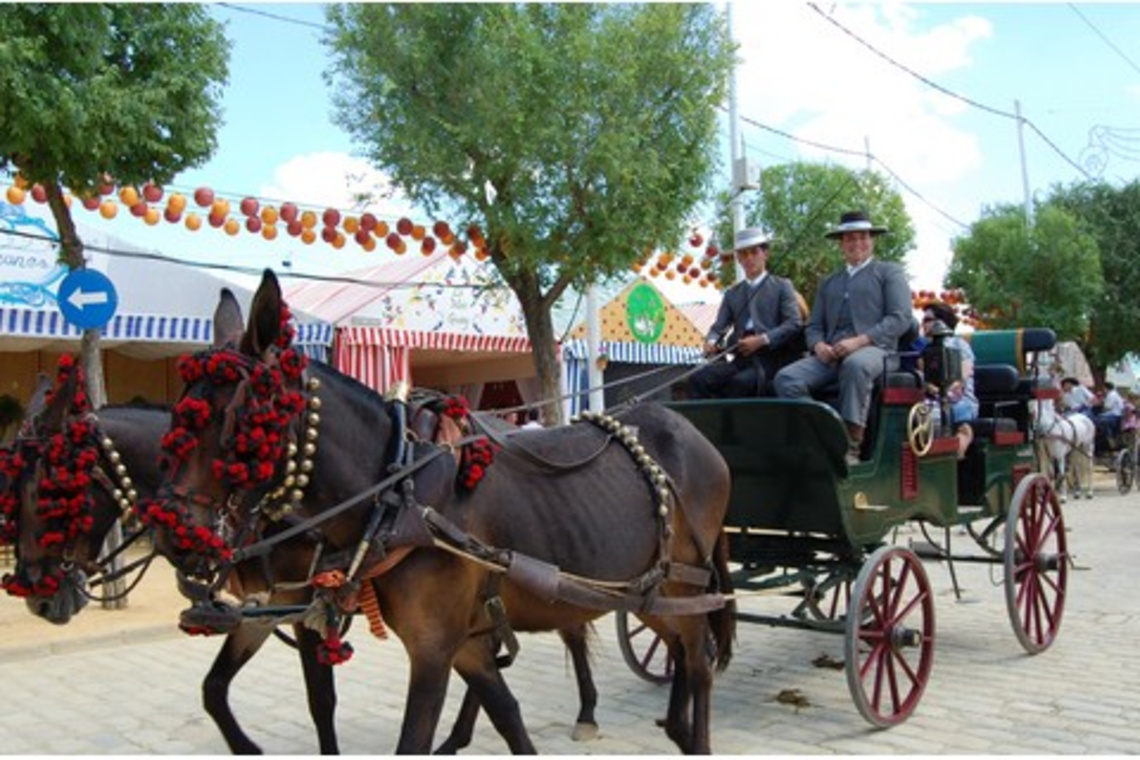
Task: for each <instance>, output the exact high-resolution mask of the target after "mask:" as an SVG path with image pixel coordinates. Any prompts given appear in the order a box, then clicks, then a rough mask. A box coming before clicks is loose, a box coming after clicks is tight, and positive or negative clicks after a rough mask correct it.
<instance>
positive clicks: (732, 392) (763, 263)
mask: <svg viewBox="0 0 1140 760" xmlns="http://www.w3.org/2000/svg"><path fill="white" fill-rule="evenodd" d="M770 244H771V238H769V237H768V235H767V233H765V232H764V230H762V229H760V228H758V227H747V228H745V229H742V230H740V231H739V232H737V233H736V236H735V239H734V241H733V246H732V249H733V251H734V252H735V253H736V260H737V261H738V262H739V263H740V267H741V269H743V270H744V278H743V279H742V280H741V281H740V282H737V283H736V284H735V285H733V286H732V287H731V288H729V289H728V290H726V291H725V292H724V297H723V298H722V299H721V302H720V309H719V310H718V311H717V315H716V321H714V322H713V324H712V327H711V328H709V333H708V335H707V336H706V338H705V356H710V355H712V354H715V353H716V352H717V351H718V350H719V346H720V343H721V341H722V340H723V339H724V337H725V335H726V334H727V333H728V332H729V330H730V329H731V330H732V336H733V338H734V340H735V345H734V346H733V348H732V354H733V357H732V360H731V361H720V362H712V363H710V364H707V365H706V366H704V367H702V368H701V369H700V370H698V371H697V372H696V373H695V374H694V375H693V376H692V378H690V380H689V393H690V395H691V396H692V397H694V398H714V397H718V396H719V397H725V398H739V397H744V396H757V395H765V394H766V393H768V392H769V383H770V381H771V379H772V378H773V377H775V375H776V373H777V372H778V371H779V370H780V368H781V367H783V366H784V365H786V364H787V363H788V362H790V361H793V360H795V359H797V358H799V354H798V353H795V351H796V348H795V347H796V345H797V344H798V345H799V346H800V348H801V349H802V342H801V341H799V340H798V338H800V336H801V334H802V330H803V323H802V321H801V319H800V310H799V305H798V303H797V301H796V292H795V289H794V288H793V287H792V283H791V282H790V281H789V280H787V279H785V278H783V277H777V276H776V275H774V274H771V273H770V272H768V248H769V246H770Z"/></svg>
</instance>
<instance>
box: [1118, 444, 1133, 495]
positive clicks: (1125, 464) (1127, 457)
mask: <svg viewBox="0 0 1140 760" xmlns="http://www.w3.org/2000/svg"><path fill="white" fill-rule="evenodd" d="M1113 468H1114V469H1115V470H1116V490H1118V491H1120V494H1121V495H1122V496H1125V495H1127V494H1128V492H1129V491H1131V490H1132V481H1133V479H1134V477H1135V475H1136V463H1135V462H1134V461H1133V459H1132V449H1130V448H1124V449H1121V450H1120V451H1118V452H1117V454H1116V461H1115V462H1113Z"/></svg>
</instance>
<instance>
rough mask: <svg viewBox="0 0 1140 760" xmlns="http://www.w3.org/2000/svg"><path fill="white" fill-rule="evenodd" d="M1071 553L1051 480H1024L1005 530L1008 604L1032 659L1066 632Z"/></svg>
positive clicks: (1039, 477) (1037, 477) (1036, 476)
mask: <svg viewBox="0 0 1140 760" xmlns="http://www.w3.org/2000/svg"><path fill="white" fill-rule="evenodd" d="M1068 580H1069V553H1068V549H1067V545H1066V539H1065V520H1064V517H1063V516H1062V515H1061V505H1060V503H1059V502H1058V501H1057V494H1056V492H1055V491H1054V490H1053V485H1052V484H1051V483H1050V482H1049V479H1048V478H1046V477H1045V476H1044V475H1041V474H1039V473H1036V474H1033V475H1028V476H1026V477H1024V478H1022V480H1021V482H1020V483H1018V484H1017V489H1016V490H1015V491H1014V492H1013V499H1012V500H1011V501H1010V504H1009V512H1008V515H1007V517H1006V530H1005V602H1006V608H1007V609H1008V611H1009V619H1010V622H1011V623H1012V624H1013V632H1014V634H1016V635H1017V640H1018V641H1020V642H1021V645H1022V646H1023V647H1025V651H1027V652H1029V653H1030V654H1037V653H1038V652H1043V651H1045V650H1046V649H1048V648H1049V646H1050V645H1051V644H1052V643H1053V640H1054V639H1056V637H1057V631H1058V630H1059V629H1060V627H1061V617H1062V615H1063V613H1064V611H1065V591H1066V589H1067V587H1068Z"/></svg>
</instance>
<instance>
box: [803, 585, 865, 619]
mask: <svg viewBox="0 0 1140 760" xmlns="http://www.w3.org/2000/svg"><path fill="white" fill-rule="evenodd" d="M852 583H853V582H852V580H851V578H849V577H846V578H845V577H840V576H832V577H828V578H827V579H825V580H824V582H823V583H820V584H816V582H815V579H814V578H811V579H806V580H804V581H802V585H803V589H804V602H803V604H802V605H801V606H800V608H799V609H802V610H803V611H806V612H807V613H809V614H810V615H811V617H812V618H813V619H815V620H820V621H842V620H843V616H844V615H846V614H847V608H848V607H850V606H851V586H852ZM801 615H802V613H801Z"/></svg>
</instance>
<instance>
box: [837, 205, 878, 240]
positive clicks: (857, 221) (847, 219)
mask: <svg viewBox="0 0 1140 760" xmlns="http://www.w3.org/2000/svg"><path fill="white" fill-rule="evenodd" d="M844 232H870V233H871V234H872V235H882V234H883V233H885V232H887V228H886V227H876V226H875V225H874V224H872V223H871V217H869V216H868V215H867V212H866V211H848V212H846V213H845V214H843V216H841V217H839V224H838V225H836V226H835V227H834V228H832V229H831V230H830V231H829V232H828V233H827V234H826V235H824V237H829V238H837V237H842V236H843V233H844Z"/></svg>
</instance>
